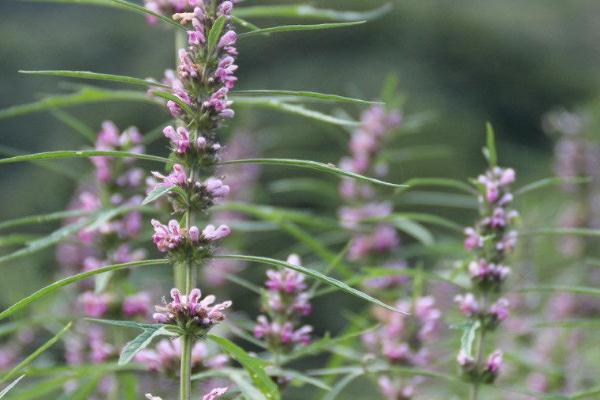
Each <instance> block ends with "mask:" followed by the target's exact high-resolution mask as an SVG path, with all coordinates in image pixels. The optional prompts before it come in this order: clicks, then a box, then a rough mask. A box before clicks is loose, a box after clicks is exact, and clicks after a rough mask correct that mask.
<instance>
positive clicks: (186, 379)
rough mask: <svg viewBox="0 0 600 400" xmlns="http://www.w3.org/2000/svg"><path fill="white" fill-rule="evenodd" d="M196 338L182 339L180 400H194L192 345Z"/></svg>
mask: <svg viewBox="0 0 600 400" xmlns="http://www.w3.org/2000/svg"><path fill="white" fill-rule="evenodd" d="M193 341H194V338H193V337H192V336H190V335H184V336H182V337H181V371H180V380H179V399H180V400H191V398H192V344H193Z"/></svg>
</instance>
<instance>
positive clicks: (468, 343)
mask: <svg viewBox="0 0 600 400" xmlns="http://www.w3.org/2000/svg"><path fill="white" fill-rule="evenodd" d="M480 326H481V322H479V320H475V321H469V322H467V323H465V324H464V326H462V330H463V334H462V336H461V338H460V350H461V352H464V354H465V355H467V356H468V357H473V343H474V342H475V338H477V330H479V328H480Z"/></svg>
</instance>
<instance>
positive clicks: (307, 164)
mask: <svg viewBox="0 0 600 400" xmlns="http://www.w3.org/2000/svg"><path fill="white" fill-rule="evenodd" d="M220 164H221V165H229V164H265V165H282V166H287V167H298V168H307V169H312V170H315V171H319V172H325V173H329V174H334V175H338V176H343V177H347V178H353V179H356V180H359V181H365V182H369V183H373V184H376V185H381V186H388V187H393V188H407V187H409V186H408V184H397V183H391V182H386V181H382V180H379V179H375V178H369V177H367V176H364V175H359V174H355V173H354V172H349V171H345V170H343V169H341V168H338V167H336V166H335V165H333V164H324V163H320V162H317V161H310V160H295V159H290V158H248V159H243V160H227V161H222V162H221V163H220Z"/></svg>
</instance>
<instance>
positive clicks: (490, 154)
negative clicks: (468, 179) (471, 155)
mask: <svg viewBox="0 0 600 400" xmlns="http://www.w3.org/2000/svg"><path fill="white" fill-rule="evenodd" d="M485 129H486V137H487V143H486V147H485V149H484V150H483V153H484V155H485V157H486V158H487V160H488V163H490V166H491V167H495V166H496V165H498V153H497V152H496V138H495V137H494V128H493V127H492V124H490V123H489V122H488V123H486V124H485Z"/></svg>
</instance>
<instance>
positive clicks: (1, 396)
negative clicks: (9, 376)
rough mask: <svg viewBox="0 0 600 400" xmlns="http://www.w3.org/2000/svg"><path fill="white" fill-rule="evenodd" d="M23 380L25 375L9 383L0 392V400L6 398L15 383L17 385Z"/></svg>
mask: <svg viewBox="0 0 600 400" xmlns="http://www.w3.org/2000/svg"><path fill="white" fill-rule="evenodd" d="M23 378H25V375H21V376H20V377H18V378H17V379H15V380H14V381H12V382H11V383H9V384H8V386H6V387H5V388H4V389H2V391H1V392H0V399H1V398H3V397H4V396H6V394H7V393H8V392H10V391H11V390H12V388H14V387H15V386H17V383H19V382H20V381H21V379H23Z"/></svg>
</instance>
